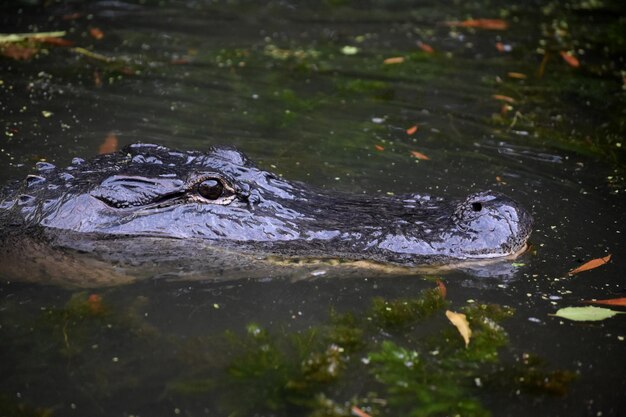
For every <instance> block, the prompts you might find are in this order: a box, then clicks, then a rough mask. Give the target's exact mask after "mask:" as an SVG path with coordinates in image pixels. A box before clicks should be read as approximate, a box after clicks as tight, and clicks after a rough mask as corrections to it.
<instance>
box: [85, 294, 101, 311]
mask: <svg viewBox="0 0 626 417" xmlns="http://www.w3.org/2000/svg"><path fill="white" fill-rule="evenodd" d="M87 305H88V306H89V310H90V311H91V312H92V313H93V314H100V313H102V312H103V311H104V306H103V305H102V297H100V296H99V295H98V294H91V295H89V298H87Z"/></svg>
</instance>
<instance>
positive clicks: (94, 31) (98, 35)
mask: <svg viewBox="0 0 626 417" xmlns="http://www.w3.org/2000/svg"><path fill="white" fill-rule="evenodd" d="M89 34H90V35H91V37H92V38H94V39H97V40H100V39H102V38H104V32H103V31H101V30H100V29H99V28H91V29H89Z"/></svg>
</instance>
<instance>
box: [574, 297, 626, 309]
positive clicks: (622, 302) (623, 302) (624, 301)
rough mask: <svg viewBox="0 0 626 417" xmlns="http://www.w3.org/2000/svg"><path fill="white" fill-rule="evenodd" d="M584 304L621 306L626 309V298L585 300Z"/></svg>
mask: <svg viewBox="0 0 626 417" xmlns="http://www.w3.org/2000/svg"><path fill="white" fill-rule="evenodd" d="M583 302H584V303H590V304H602V305H606V306H620V307H626V297H624V298H610V299H608V300H583Z"/></svg>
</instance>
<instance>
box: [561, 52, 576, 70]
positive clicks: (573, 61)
mask: <svg viewBox="0 0 626 417" xmlns="http://www.w3.org/2000/svg"><path fill="white" fill-rule="evenodd" d="M561 57H562V58H563V60H564V61H565V62H567V65H569V66H570V67H572V68H578V67H580V61H579V60H578V58H576V57H575V56H574V55H572V54H570V53H569V52H567V51H561Z"/></svg>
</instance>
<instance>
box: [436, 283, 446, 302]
mask: <svg viewBox="0 0 626 417" xmlns="http://www.w3.org/2000/svg"><path fill="white" fill-rule="evenodd" d="M435 283H436V284H437V289H438V290H439V294H440V295H441V299H442V300H445V299H446V295H447V294H448V290H447V289H446V284H444V283H443V281H442V280H440V279H439V278H437V280H436V281H435Z"/></svg>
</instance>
